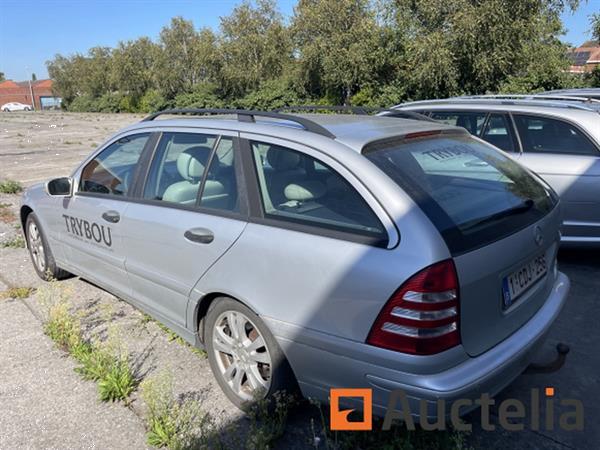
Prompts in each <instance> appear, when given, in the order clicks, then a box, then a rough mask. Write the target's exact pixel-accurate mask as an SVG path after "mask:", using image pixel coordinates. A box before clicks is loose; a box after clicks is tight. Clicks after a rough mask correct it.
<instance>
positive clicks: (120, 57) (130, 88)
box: [111, 37, 160, 101]
mask: <svg viewBox="0 0 600 450" xmlns="http://www.w3.org/2000/svg"><path fill="white" fill-rule="evenodd" d="M159 51H160V49H159V47H158V45H156V44H154V43H153V42H152V41H151V40H150V39H149V38H147V37H143V38H139V39H136V40H135V41H128V42H120V43H119V45H118V47H117V48H116V49H115V50H114V51H113V55H112V64H111V67H112V74H111V78H112V83H113V84H114V86H115V87H116V89H117V90H119V91H120V92H122V93H126V94H129V95H130V96H131V97H132V98H133V99H135V100H136V101H137V100H138V99H139V98H141V97H142V96H143V95H144V93H146V91H148V90H150V89H152V88H155V87H156V84H155V78H154V74H155V72H156V61H157V59H158V55H159Z"/></svg>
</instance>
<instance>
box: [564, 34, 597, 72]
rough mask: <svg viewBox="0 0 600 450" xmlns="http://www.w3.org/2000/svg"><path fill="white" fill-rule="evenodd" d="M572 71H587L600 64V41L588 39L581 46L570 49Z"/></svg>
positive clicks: (570, 70)
mask: <svg viewBox="0 0 600 450" xmlns="http://www.w3.org/2000/svg"><path fill="white" fill-rule="evenodd" d="M568 55H569V58H570V59H571V67H570V68H569V72H571V73H586V72H591V71H592V70H594V67H596V66H598V65H600V42H598V41H587V42H584V44H583V45H582V46H581V47H578V48H574V49H572V50H571V51H569V54H568Z"/></svg>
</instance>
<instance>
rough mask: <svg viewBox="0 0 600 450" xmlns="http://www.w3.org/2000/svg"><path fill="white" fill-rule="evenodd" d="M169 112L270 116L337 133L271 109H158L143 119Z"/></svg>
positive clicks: (250, 118) (245, 118) (314, 130)
mask: <svg viewBox="0 0 600 450" xmlns="http://www.w3.org/2000/svg"><path fill="white" fill-rule="evenodd" d="M167 114H184V115H185V114H189V115H194V116H202V115H217V114H221V115H226V114H230V115H236V116H237V120H239V121H240V122H255V121H256V120H255V117H269V118H272V119H281V120H286V121H288V122H294V123H297V124H298V125H301V126H302V127H303V128H304V129H305V130H306V131H310V132H312V133H316V134H320V135H321V136H325V137H328V138H335V135H334V134H332V133H331V132H330V131H329V130H327V129H326V128H324V127H322V126H321V125H319V124H318V123H316V122H314V121H312V120H310V119H306V118H304V117H297V116H293V115H290V114H281V113H279V112H271V111H253V110H245V109H226V108H222V109H204V108H198V109H195V108H190V109H165V110H163V111H158V112H155V113H153V114H150V115H149V116H148V117H146V118H144V119H142V122H150V121H152V120H154V119H156V118H157V117H159V116H162V115H167Z"/></svg>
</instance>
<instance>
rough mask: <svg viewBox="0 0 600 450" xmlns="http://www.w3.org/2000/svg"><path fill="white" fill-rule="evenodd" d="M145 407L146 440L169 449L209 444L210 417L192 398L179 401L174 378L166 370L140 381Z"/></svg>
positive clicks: (194, 447) (190, 447) (192, 447)
mask: <svg viewBox="0 0 600 450" xmlns="http://www.w3.org/2000/svg"><path fill="white" fill-rule="evenodd" d="M141 391H142V399H143V400H144V402H145V403H146V407H147V410H148V412H147V419H146V420H147V428H148V434H147V442H148V444H149V445H152V446H154V447H168V448H169V449H171V450H183V449H196V448H205V447H207V446H208V443H209V441H210V440H211V435H212V428H213V425H212V419H211V418H210V416H209V415H208V414H207V413H204V412H203V411H202V408H201V405H200V403H199V402H198V401H197V400H195V399H191V398H188V399H185V400H183V401H178V400H177V399H176V398H175V397H174V395H173V378H172V376H171V375H170V374H169V373H167V372H162V373H159V374H158V375H155V376H154V377H151V378H147V379H146V380H144V381H143V382H142V384H141Z"/></svg>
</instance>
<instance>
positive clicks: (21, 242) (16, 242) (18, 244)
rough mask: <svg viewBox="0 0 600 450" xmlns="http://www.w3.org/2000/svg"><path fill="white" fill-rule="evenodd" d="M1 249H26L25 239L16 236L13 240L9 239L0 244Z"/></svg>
mask: <svg viewBox="0 0 600 450" xmlns="http://www.w3.org/2000/svg"><path fill="white" fill-rule="evenodd" d="M0 247H2V248H25V239H24V238H23V236H21V235H18V236H15V237H13V238H11V239H8V240H6V241H4V242H2V244H0Z"/></svg>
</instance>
